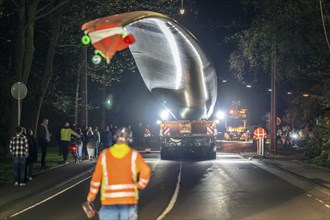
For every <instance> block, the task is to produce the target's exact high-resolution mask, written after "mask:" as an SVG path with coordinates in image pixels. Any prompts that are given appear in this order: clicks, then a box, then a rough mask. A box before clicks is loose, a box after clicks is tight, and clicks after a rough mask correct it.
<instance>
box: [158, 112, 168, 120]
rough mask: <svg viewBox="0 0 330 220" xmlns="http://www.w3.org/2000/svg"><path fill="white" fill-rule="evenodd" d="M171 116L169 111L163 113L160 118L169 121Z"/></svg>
mask: <svg viewBox="0 0 330 220" xmlns="http://www.w3.org/2000/svg"><path fill="white" fill-rule="evenodd" d="M169 116H170V113H169V112H168V111H167V110H164V111H162V112H161V114H160V118H161V119H162V120H167V119H168V118H169Z"/></svg>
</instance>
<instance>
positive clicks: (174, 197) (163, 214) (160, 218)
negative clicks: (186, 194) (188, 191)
mask: <svg viewBox="0 0 330 220" xmlns="http://www.w3.org/2000/svg"><path fill="white" fill-rule="evenodd" d="M181 170H182V162H180V172H179V175H178V182H177V183H176V187H175V191H174V194H173V196H172V198H171V201H170V203H169V204H168V206H167V207H166V209H165V210H164V212H163V213H162V214H161V215H160V216H159V217H158V218H157V220H162V219H164V218H165V216H166V215H167V214H168V213H169V212H170V211H171V210H172V208H173V207H174V204H175V202H176V200H177V198H178V195H179V190H180V182H181Z"/></svg>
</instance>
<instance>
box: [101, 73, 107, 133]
mask: <svg viewBox="0 0 330 220" xmlns="http://www.w3.org/2000/svg"><path fill="white" fill-rule="evenodd" d="M103 75H104V74H103ZM103 78H105V77H103ZM106 88H107V87H106V86H105V84H103V86H102V105H101V112H102V119H101V128H100V129H102V130H101V131H103V130H105V105H106V103H105V90H106Z"/></svg>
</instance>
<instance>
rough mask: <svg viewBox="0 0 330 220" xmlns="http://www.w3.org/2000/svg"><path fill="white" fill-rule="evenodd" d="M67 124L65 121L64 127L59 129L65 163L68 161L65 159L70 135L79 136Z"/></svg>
mask: <svg viewBox="0 0 330 220" xmlns="http://www.w3.org/2000/svg"><path fill="white" fill-rule="evenodd" d="M69 126H70V124H69V122H66V123H65V125H64V127H63V128H62V129H61V147H62V152H63V163H66V164H67V163H69V162H68V160H67V159H68V153H69V148H70V141H71V135H74V136H76V137H78V138H80V135H79V134H78V133H77V132H75V131H73V130H72V129H71V128H70V127H69Z"/></svg>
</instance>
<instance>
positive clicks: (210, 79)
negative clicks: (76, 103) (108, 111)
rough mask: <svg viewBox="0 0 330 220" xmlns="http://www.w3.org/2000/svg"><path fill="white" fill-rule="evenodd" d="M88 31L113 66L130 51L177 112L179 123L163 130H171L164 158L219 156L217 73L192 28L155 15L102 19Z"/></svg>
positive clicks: (175, 118)
mask: <svg viewBox="0 0 330 220" xmlns="http://www.w3.org/2000/svg"><path fill="white" fill-rule="evenodd" d="M82 29H83V30H84V31H85V32H84V33H85V34H88V36H84V37H83V39H87V41H86V40H84V41H83V42H85V43H89V42H91V43H92V44H93V46H94V48H95V49H97V52H98V53H100V54H101V55H102V57H104V58H106V60H107V63H110V60H111V58H112V57H113V55H114V54H115V53H116V52H117V51H121V50H123V49H125V48H127V47H128V48H129V50H130V52H131V55H132V56H133V58H134V61H135V64H136V66H137V68H138V70H139V73H140V74H141V77H142V79H143V81H144V83H145V85H146V86H147V88H148V89H149V91H150V92H151V93H152V94H153V95H154V96H155V97H157V98H158V99H160V101H161V103H162V105H163V107H164V108H165V109H166V110H168V111H169V112H170V113H171V116H172V119H171V121H173V122H170V121H163V122H162V126H163V127H162V129H163V130H164V129H169V133H168V135H164V134H163V132H162V134H163V136H161V140H162V143H163V144H162V146H161V149H162V150H161V157H162V158H169V157H171V156H173V157H174V156H179V155H182V154H184V153H185V152H189V153H191V152H200V155H201V156H208V157H210V158H214V157H215V154H214V148H213V146H214V142H215V141H214V140H215V138H214V135H215V132H214V129H215V123H214V122H213V121H208V120H207V119H209V118H210V117H211V115H212V113H213V109H214V106H215V102H216V100H217V75H216V72H215V68H214V65H213V63H212V62H211V60H210V57H209V56H207V54H206V53H205V51H204V50H202V48H201V46H200V43H199V42H198V40H197V39H196V37H195V36H193V35H192V33H191V32H190V31H189V30H187V29H186V28H185V27H183V26H182V25H181V24H179V23H178V22H176V21H175V20H174V19H172V18H170V17H168V16H166V15H163V14H160V13H157V12H151V11H136V12H127V13H122V14H118V15H114V16H108V17H105V18H102V19H96V20H93V21H90V22H88V23H86V24H84V25H83V27H82ZM88 37H89V38H90V41H89V40H88ZM163 130H162V131H163ZM165 134H166V132H165Z"/></svg>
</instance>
